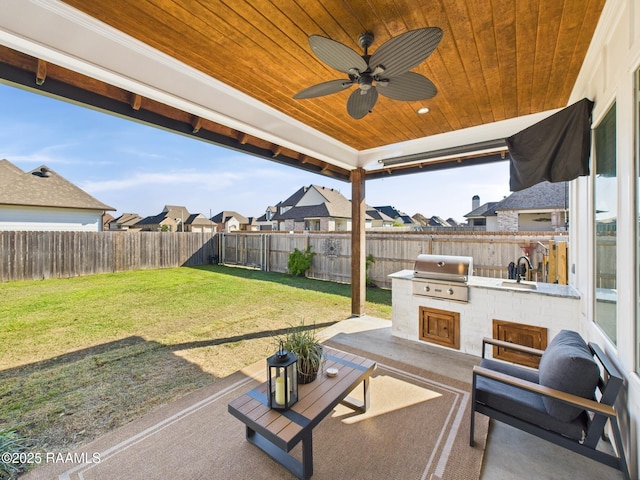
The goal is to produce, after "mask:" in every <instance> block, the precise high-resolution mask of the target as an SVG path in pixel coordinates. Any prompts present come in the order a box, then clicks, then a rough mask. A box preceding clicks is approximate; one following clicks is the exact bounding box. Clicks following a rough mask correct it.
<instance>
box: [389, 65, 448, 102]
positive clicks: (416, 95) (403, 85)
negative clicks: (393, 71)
mask: <svg viewBox="0 0 640 480" xmlns="http://www.w3.org/2000/svg"><path fill="white" fill-rule="evenodd" d="M377 87H379V93H380V95H384V96H385V97H388V98H392V99H394V100H404V101H408V102H409V101H415V100H426V99H427V98H432V97H435V96H436V94H437V93H438V89H437V88H436V86H435V85H434V84H433V82H432V81H431V80H429V79H428V78H427V77H425V76H423V75H420V74H419V73H415V72H405V73H403V74H402V75H398V76H396V77H393V78H390V79H389V80H387V81H382V82H378V83H377Z"/></svg>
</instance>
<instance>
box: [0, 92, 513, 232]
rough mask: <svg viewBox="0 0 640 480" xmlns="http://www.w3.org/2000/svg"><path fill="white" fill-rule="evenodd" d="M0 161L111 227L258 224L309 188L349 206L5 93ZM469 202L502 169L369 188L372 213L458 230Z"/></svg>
mask: <svg viewBox="0 0 640 480" xmlns="http://www.w3.org/2000/svg"><path fill="white" fill-rule="evenodd" d="M364 121H366V120H364ZM0 159H7V160H9V161H10V162H11V163H13V164H14V165H16V166H17V167H19V168H21V169H22V170H25V171H28V170H32V169H34V168H36V167H39V166H40V165H47V166H48V167H49V168H51V169H52V170H54V171H55V172H57V173H58V174H59V175H61V176H62V177H64V178H66V179H67V180H69V181H70V182H72V183H73V184H75V185H77V186H78V187H80V188H82V189H83V190H84V191H86V192H87V193H89V194H91V195H93V196H94V197H96V198H97V199H98V200H100V201H102V202H104V203H106V204H107V205H110V206H112V207H113V208H115V209H116V212H111V213H112V215H114V216H116V217H117V216H119V215H120V214H122V213H125V212H128V213H138V214H139V215H141V216H143V217H145V216H148V215H155V214H157V213H160V211H161V210H162V208H163V207H164V206H165V205H182V206H185V207H186V208H187V210H189V212H190V213H202V214H204V215H205V216H207V217H208V216H210V214H211V215H215V214H216V213H218V212H220V211H222V210H235V211H237V212H238V213H240V214H242V215H245V216H260V215H262V214H263V213H264V211H265V209H266V208H267V206H269V205H275V204H276V203H278V202H279V201H281V200H285V199H286V198H287V197H288V196H290V195H291V194H292V193H294V192H295V191H296V190H297V189H298V188H300V187H302V186H303V185H310V184H317V185H322V186H325V187H329V188H337V189H338V190H339V191H340V192H341V193H342V194H343V195H344V196H345V197H347V198H351V186H350V184H349V183H346V182H341V181H338V180H333V179H331V178H328V177H324V176H321V175H317V174H313V173H307V172H304V171H302V170H299V169H296V168H292V167H287V166H283V165H280V164H278V163H275V162H271V161H268V160H263V159H260V158H256V157H253V156H250V155H245V154H242V153H238V152H235V151H232V150H229V149H226V148H222V147H217V146H215V145H211V144H208V143H205V142H201V141H197V140H193V139H190V138H187V137H183V136H180V135H176V134H172V133H168V132H166V131H163V130H160V129H158V128H154V127H149V126H146V125H141V124H138V123H135V122H132V121H130V120H125V119H121V118H118V117H115V116H112V115H108V114H105V113H101V112H97V111H94V110H91V109H88V108H85V107H80V106H77V105H73V104H70V103H68V102H64V101H60V100H56V99H52V98H49V97H46V96H43V95H39V94H34V93H31V92H28V91H25V90H21V89H18V88H15V87H11V86H6V85H3V84H0ZM476 194H477V195H480V200H481V202H482V203H484V202H488V201H497V200H500V199H502V198H503V197H504V196H506V195H509V164H508V162H499V163H495V164H489V165H482V166H476V167H462V168H454V169H449V170H444V171H440V172H428V173H420V174H415V175H404V176H399V177H394V178H386V179H380V180H370V181H367V183H366V198H367V204H369V205H372V206H376V205H393V206H395V207H396V208H398V209H399V210H402V211H404V212H406V213H408V214H409V215H413V214H415V213H422V214H423V215H426V216H427V217H429V216H432V215H438V216H440V217H442V218H445V219H446V218H449V217H451V218H454V219H456V220H458V221H463V220H464V217H463V216H464V215H465V214H466V213H468V212H469V211H470V210H471V197H473V195H476Z"/></svg>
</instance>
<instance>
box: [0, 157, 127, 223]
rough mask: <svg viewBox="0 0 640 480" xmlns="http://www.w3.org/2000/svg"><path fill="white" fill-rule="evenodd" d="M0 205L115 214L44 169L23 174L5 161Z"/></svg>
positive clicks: (2, 162) (0, 178)
mask: <svg viewBox="0 0 640 480" xmlns="http://www.w3.org/2000/svg"><path fill="white" fill-rule="evenodd" d="M0 204H4V205H23V206H32V207H60V208H78V209H85V210H103V211H107V210H112V211H113V210H116V209H115V208H113V207H110V206H109V205H107V204H105V203H102V202H101V201H99V200H98V199H96V198H94V197H92V196H91V195H89V194H88V193H87V192H85V191H84V190H82V189H80V188H78V187H76V186H75V185H74V184H72V183H71V182H69V181H67V180H66V179H64V178H63V177H61V176H60V175H58V174H57V173H56V172H54V171H53V170H51V169H50V168H49V167H47V166H46V165H42V166H40V167H38V168H36V169H34V170H31V171H30V172H23V171H22V170H20V169H19V168H18V167H16V166H15V165H13V164H12V163H11V162H9V161H8V160H0Z"/></svg>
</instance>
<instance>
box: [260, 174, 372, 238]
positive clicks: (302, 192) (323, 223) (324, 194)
mask: <svg viewBox="0 0 640 480" xmlns="http://www.w3.org/2000/svg"><path fill="white" fill-rule="evenodd" d="M276 209H277V213H276V214H275V215H274V217H273V220H274V221H277V222H278V229H279V230H283V231H293V230H298V231H300V230H306V231H322V232H332V231H349V230H351V201H350V200H348V199H347V198H345V197H344V196H343V195H342V194H341V193H340V192H339V191H338V190H336V189H333V188H327V187H321V186H318V185H309V186H308V187H302V188H300V189H299V190H298V191H296V192H295V193H294V194H293V195H291V196H290V197H289V198H287V199H286V200H285V201H283V202H280V203H278V204H277V205H276ZM371 222H372V218H371V217H370V216H369V215H366V217H365V227H370V226H371Z"/></svg>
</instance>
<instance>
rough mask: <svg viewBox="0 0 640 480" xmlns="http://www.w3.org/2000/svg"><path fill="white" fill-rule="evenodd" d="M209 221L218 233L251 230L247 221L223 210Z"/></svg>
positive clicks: (241, 216)
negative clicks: (215, 226)
mask: <svg viewBox="0 0 640 480" xmlns="http://www.w3.org/2000/svg"><path fill="white" fill-rule="evenodd" d="M211 221H212V222H213V223H215V224H216V225H217V227H218V230H217V231H218V232H238V231H241V230H251V228H250V227H249V219H248V218H247V217H245V216H243V215H240V214H239V213H238V212H234V211H232V210H223V211H222V212H220V213H218V214H217V215H214V216H213V217H211Z"/></svg>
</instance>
